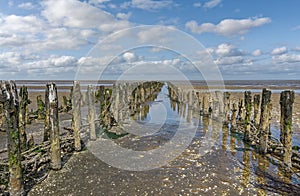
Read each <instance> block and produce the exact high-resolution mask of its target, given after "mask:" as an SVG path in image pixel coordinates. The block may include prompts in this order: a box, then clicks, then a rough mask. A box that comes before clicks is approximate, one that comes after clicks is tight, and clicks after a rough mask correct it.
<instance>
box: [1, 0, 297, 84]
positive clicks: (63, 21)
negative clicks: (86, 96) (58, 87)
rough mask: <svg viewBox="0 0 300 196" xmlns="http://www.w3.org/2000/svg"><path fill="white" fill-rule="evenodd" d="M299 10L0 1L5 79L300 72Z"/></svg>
mask: <svg viewBox="0 0 300 196" xmlns="http://www.w3.org/2000/svg"><path fill="white" fill-rule="evenodd" d="M299 7H300V1H299V0H286V1H283V0H251V1H250V0H184V1H183V0H160V1H158V0H81V1H78V0H41V1H38V0H32V1H30V0H28V1H26V0H25V1H20V0H7V1H5V0H0V70H1V71H0V79H3V80H8V79H11V80H23V79H24V80H27V79H30V80H31V79H36V80H40V79H45V80H63V79H66V80H73V79H78V78H79V79H116V78H117V79H118V78H120V76H123V77H124V78H127V77H129V78H130V77H132V76H139V79H143V78H147V77H149V78H151V77H152V78H155V77H154V76H157V77H158V76H159V77H160V78H169V79H170V78H172V79H174V78H175V79H182V78H185V77H186V78H188V79H207V80H214V79H225V80H269V79H274V80H289V79H300V69H299V68H300V36H299V34H300V12H299ZM179 75H180V76H179ZM159 77H158V78H159Z"/></svg>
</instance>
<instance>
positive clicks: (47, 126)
mask: <svg viewBox="0 0 300 196" xmlns="http://www.w3.org/2000/svg"><path fill="white" fill-rule="evenodd" d="M49 88H50V84H47V85H46V91H45V121H44V142H45V141H48V140H49V139H50V129H51V127H50V104H49Z"/></svg>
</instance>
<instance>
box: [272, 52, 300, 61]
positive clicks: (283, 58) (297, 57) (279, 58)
mask: <svg viewBox="0 0 300 196" xmlns="http://www.w3.org/2000/svg"><path fill="white" fill-rule="evenodd" d="M272 60H273V62H274V63H296V62H300V55H299V54H281V55H277V56H273V57H272Z"/></svg>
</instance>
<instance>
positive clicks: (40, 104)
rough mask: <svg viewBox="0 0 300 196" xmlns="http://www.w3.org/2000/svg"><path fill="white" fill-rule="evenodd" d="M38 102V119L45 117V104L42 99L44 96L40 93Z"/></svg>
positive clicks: (37, 98)
mask: <svg viewBox="0 0 300 196" xmlns="http://www.w3.org/2000/svg"><path fill="white" fill-rule="evenodd" d="M36 103H37V107H38V108H37V115H38V119H45V104H44V102H43V100H42V96H41V95H38V96H37V97H36Z"/></svg>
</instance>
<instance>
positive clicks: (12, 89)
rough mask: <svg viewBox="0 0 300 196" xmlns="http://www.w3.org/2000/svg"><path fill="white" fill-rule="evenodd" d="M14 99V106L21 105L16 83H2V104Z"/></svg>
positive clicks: (0, 100) (0, 99)
mask: <svg viewBox="0 0 300 196" xmlns="http://www.w3.org/2000/svg"><path fill="white" fill-rule="evenodd" d="M11 98H12V101H13V104H14V105H18V104H19V98H18V93H17V87H16V84H15V82H14V81H10V82H8V81H2V82H1V95H0V102H2V103H3V102H5V101H8V100H10V99H11Z"/></svg>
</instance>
